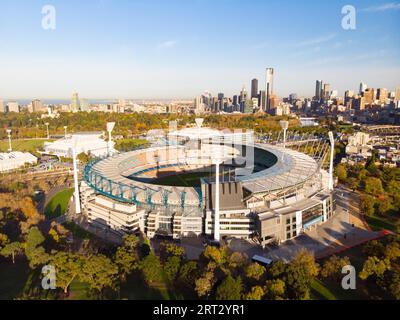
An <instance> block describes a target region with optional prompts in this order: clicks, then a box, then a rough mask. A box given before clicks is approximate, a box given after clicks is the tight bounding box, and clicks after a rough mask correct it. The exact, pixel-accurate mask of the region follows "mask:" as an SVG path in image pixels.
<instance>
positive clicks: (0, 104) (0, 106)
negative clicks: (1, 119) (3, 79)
mask: <svg viewBox="0 0 400 320" xmlns="http://www.w3.org/2000/svg"><path fill="white" fill-rule="evenodd" d="M4 112H5V110H4V102H3V100H1V99H0V113H4Z"/></svg>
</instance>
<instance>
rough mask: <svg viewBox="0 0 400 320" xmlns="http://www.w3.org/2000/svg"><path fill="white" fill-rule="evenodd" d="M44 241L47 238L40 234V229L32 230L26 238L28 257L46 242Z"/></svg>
mask: <svg viewBox="0 0 400 320" xmlns="http://www.w3.org/2000/svg"><path fill="white" fill-rule="evenodd" d="M44 240H45V238H44V236H43V234H42V233H41V232H40V230H39V228H38V227H32V228H30V229H29V232H28V235H27V237H26V247H25V252H26V255H27V256H29V254H30V252H32V251H33V250H34V249H36V247H37V246H39V245H41V244H42V243H43V242H44ZM28 259H29V257H28Z"/></svg>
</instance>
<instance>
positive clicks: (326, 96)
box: [322, 83, 331, 100]
mask: <svg viewBox="0 0 400 320" xmlns="http://www.w3.org/2000/svg"><path fill="white" fill-rule="evenodd" d="M330 91H331V85H330V84H329V83H325V84H324V87H323V92H322V98H323V99H325V100H328V99H329V93H330Z"/></svg>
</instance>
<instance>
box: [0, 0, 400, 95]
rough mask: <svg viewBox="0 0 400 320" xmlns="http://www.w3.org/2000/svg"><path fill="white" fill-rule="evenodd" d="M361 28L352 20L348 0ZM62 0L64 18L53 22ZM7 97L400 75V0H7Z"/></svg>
mask: <svg viewBox="0 0 400 320" xmlns="http://www.w3.org/2000/svg"><path fill="white" fill-rule="evenodd" d="M348 4H350V5H352V6H354V7H355V8H356V29H355V30H344V29H343V28H342V18H343V17H344V15H343V14H342V12H341V11H342V7H343V6H344V5H348ZM44 5H52V6H54V8H55V10H56V11H55V13H56V20H55V21H56V28H55V30H45V29H43V28H42V19H43V17H44V15H43V14H42V7H43V6H44ZM0 12H1V18H0V99H18V98H19V99H26V98H28V99H30V98H39V99H65V98H66V99H69V98H70V97H71V95H72V92H74V91H77V92H78V93H79V95H80V96H81V97H85V98H88V99H109V98H127V99H129V98H131V99H150V98H157V99H158V98H160V99H161V98H165V99H173V98H176V99H178V98H181V99H186V98H187V99H192V98H193V97H194V96H198V95H201V94H202V93H203V92H204V91H206V90H207V91H210V92H211V93H213V94H217V93H218V92H223V93H225V95H226V96H232V95H233V94H237V93H238V92H239V91H240V90H241V88H242V87H243V85H245V86H246V88H247V89H248V90H250V82H251V79H253V78H257V79H259V86H260V87H263V86H265V68H267V67H273V68H274V69H275V78H274V91H275V93H277V94H278V95H280V96H287V95H288V94H290V93H297V94H298V95H300V96H309V97H311V96H312V95H313V94H314V92H315V81H316V80H317V79H320V80H323V81H324V82H327V83H330V84H331V88H332V89H336V90H339V94H343V92H344V90H347V89H353V90H357V89H358V86H359V83H360V81H363V82H365V83H367V84H368V85H369V86H370V87H386V88H388V89H389V90H394V89H395V88H396V87H400V1H393V0H362V1H360V0H346V1H340V0H333V1H326V0H303V1H298V0H247V1H244V0H119V1H118V0H114V1H111V0H85V1H80V0H68V1H65V0H64V1H56V0H46V1H39V0H30V1H26V0H0Z"/></svg>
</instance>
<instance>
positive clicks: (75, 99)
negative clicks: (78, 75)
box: [71, 92, 80, 112]
mask: <svg viewBox="0 0 400 320" xmlns="http://www.w3.org/2000/svg"><path fill="white" fill-rule="evenodd" d="M79 110H80V103H79V96H78V93H77V92H74V93H73V94H72V99H71V111H72V112H78V111H79Z"/></svg>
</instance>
